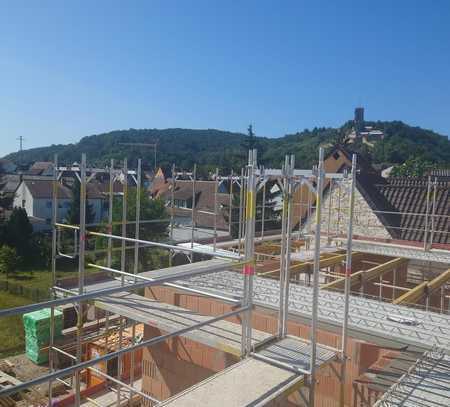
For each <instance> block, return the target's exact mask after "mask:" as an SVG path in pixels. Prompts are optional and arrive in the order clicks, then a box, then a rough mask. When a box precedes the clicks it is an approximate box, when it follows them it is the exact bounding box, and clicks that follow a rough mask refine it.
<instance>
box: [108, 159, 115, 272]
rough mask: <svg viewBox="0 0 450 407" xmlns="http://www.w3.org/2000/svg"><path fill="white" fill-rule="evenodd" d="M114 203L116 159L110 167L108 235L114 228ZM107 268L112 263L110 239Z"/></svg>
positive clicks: (109, 238)
mask: <svg viewBox="0 0 450 407" xmlns="http://www.w3.org/2000/svg"><path fill="white" fill-rule="evenodd" d="M113 202H114V159H113V158H111V163H110V167H109V202H108V233H109V234H112V228H113ZM107 256H108V257H107V266H108V267H111V263H112V238H111V237H108V254H107Z"/></svg>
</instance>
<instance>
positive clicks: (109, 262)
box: [105, 158, 115, 368]
mask: <svg viewBox="0 0 450 407" xmlns="http://www.w3.org/2000/svg"><path fill="white" fill-rule="evenodd" d="M114 177H115V176H114V159H113V158H111V162H110V165H109V196H108V233H109V234H112V232H113V229H112V228H113V208H114V181H115V178H114ZM106 264H107V267H111V265H112V238H110V237H108V252H107V260H106ZM108 342H109V311H106V313H105V348H106V349H108ZM105 364H106V368H108V361H106V362H105Z"/></svg>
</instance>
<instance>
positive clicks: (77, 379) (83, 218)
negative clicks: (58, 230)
mask: <svg viewBox="0 0 450 407" xmlns="http://www.w3.org/2000/svg"><path fill="white" fill-rule="evenodd" d="M78 250H79V252H78V294H79V295H81V294H83V293H84V268H85V266H84V256H85V250H86V154H82V155H81V166H80V244H79V248H78ZM83 305H84V304H83V301H79V302H78V313H77V347H76V349H77V351H76V358H77V359H76V361H77V364H78V363H81V362H82V356H83V355H82V353H83V348H82V335H83ZM80 373H81V372H80V371H79V370H77V371H75V405H76V406H79V405H80V401H81V398H80V397H81V396H80V392H81V377H80Z"/></svg>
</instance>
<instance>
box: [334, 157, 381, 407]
mask: <svg viewBox="0 0 450 407" xmlns="http://www.w3.org/2000/svg"><path fill="white" fill-rule="evenodd" d="M355 186H356V154H353V157H352V173H351V185H350V202H349V220H348V232H347V253H346V262H345V288H344V298H345V302H344V320H343V322H342V347H341V362H342V364H341V386H340V403H339V405H340V406H341V407H343V406H344V403H345V379H346V363H347V358H348V355H347V342H348V315H349V310H350V289H351V285H350V283H351V274H352V246H353V217H354V211H355ZM380 288H381V285H380Z"/></svg>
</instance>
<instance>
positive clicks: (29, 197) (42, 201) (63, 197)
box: [13, 179, 108, 231]
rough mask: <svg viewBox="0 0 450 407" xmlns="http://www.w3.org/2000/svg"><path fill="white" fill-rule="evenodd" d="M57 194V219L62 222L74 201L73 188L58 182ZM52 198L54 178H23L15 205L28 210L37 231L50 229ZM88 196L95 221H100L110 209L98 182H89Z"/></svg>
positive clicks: (16, 194)
mask: <svg viewBox="0 0 450 407" xmlns="http://www.w3.org/2000/svg"><path fill="white" fill-rule="evenodd" d="M57 194H58V216H57V220H58V221H59V222H61V221H63V220H64V219H65V218H66V216H67V213H68V211H69V208H70V205H71V202H72V190H71V189H70V188H69V187H68V186H67V185H63V184H58V189H57ZM52 198H53V181H52V180H44V179H39V180H23V181H22V182H21V183H20V184H19V186H18V188H17V190H16V192H15V196H14V202H13V206H14V207H21V208H24V209H25V210H26V212H27V214H28V217H29V219H30V221H31V223H32V224H33V229H34V230H35V231H41V230H48V229H49V228H50V224H51V218H52V206H53V199H52ZM87 198H88V203H89V205H91V207H92V209H93V212H94V214H95V216H94V222H100V221H101V220H102V219H104V218H105V216H106V215H107V210H108V206H107V205H105V196H104V194H103V193H102V192H101V191H100V190H99V188H98V187H97V185H96V184H88V186H87Z"/></svg>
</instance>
